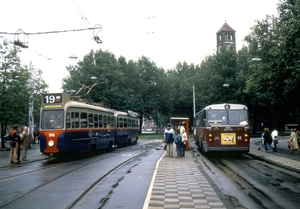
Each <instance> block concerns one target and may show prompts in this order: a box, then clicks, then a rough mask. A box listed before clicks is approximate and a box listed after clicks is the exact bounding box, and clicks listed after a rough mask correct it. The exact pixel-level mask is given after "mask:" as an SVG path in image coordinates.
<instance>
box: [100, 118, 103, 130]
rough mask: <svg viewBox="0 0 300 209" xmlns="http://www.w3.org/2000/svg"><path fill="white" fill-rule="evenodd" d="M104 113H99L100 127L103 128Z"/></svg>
mask: <svg viewBox="0 0 300 209" xmlns="http://www.w3.org/2000/svg"><path fill="white" fill-rule="evenodd" d="M102 119H103V115H99V128H103V120H102Z"/></svg>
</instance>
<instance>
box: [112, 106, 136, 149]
mask: <svg viewBox="0 0 300 209" xmlns="http://www.w3.org/2000/svg"><path fill="white" fill-rule="evenodd" d="M114 116H115V122H116V124H115V126H116V134H115V136H116V138H115V145H116V146H117V147H119V146H123V145H131V144H135V143H137V141H138V138H139V135H138V131H139V130H138V129H139V125H138V121H139V120H138V114H137V113H135V112H132V111H129V110H128V112H127V113H126V112H121V111H115V112H114Z"/></svg>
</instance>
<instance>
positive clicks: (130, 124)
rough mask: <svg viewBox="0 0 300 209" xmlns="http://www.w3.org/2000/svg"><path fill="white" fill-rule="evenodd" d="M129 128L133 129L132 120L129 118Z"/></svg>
mask: <svg viewBox="0 0 300 209" xmlns="http://www.w3.org/2000/svg"><path fill="white" fill-rule="evenodd" d="M128 127H129V128H131V127H132V120H131V119H130V118H128Z"/></svg>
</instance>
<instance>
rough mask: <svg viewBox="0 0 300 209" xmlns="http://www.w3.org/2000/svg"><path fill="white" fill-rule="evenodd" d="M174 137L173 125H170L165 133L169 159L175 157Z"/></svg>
mask: <svg viewBox="0 0 300 209" xmlns="http://www.w3.org/2000/svg"><path fill="white" fill-rule="evenodd" d="M174 135H175V133H174V130H173V128H172V124H171V123H168V125H167V128H166V129H165V133H164V138H165V142H166V144H167V157H173V143H174Z"/></svg>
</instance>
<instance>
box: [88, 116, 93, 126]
mask: <svg viewBox="0 0 300 209" xmlns="http://www.w3.org/2000/svg"><path fill="white" fill-rule="evenodd" d="M88 127H89V128H93V127H94V115H93V113H89V114H88Z"/></svg>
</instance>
